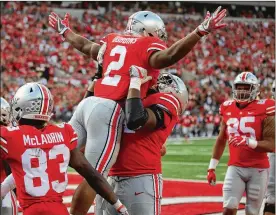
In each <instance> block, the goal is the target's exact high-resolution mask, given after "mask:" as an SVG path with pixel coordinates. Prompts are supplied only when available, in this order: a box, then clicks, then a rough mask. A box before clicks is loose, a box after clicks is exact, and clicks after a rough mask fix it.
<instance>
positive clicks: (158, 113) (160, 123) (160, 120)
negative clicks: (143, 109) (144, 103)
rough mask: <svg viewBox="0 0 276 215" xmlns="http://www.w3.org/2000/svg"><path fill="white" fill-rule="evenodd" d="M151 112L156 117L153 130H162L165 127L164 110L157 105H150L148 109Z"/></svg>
mask: <svg viewBox="0 0 276 215" xmlns="http://www.w3.org/2000/svg"><path fill="white" fill-rule="evenodd" d="M149 109H151V110H152V112H153V113H154V115H155V117H156V127H155V129H159V128H164V127H165V122H164V121H165V119H164V117H165V116H164V110H163V109H162V108H161V107H159V106H158V105H152V106H150V107H149Z"/></svg>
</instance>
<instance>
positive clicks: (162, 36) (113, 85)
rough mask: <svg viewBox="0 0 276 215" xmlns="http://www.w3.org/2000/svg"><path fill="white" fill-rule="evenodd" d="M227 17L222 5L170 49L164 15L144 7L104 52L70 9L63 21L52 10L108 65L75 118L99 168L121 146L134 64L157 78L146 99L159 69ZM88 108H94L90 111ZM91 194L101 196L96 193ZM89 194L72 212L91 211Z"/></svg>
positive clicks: (67, 32) (71, 37)
mask: <svg viewBox="0 0 276 215" xmlns="http://www.w3.org/2000/svg"><path fill="white" fill-rule="evenodd" d="M225 16H226V10H225V9H224V10H222V11H221V7H219V8H218V9H217V10H216V11H215V12H214V13H213V14H212V15H211V14H210V13H207V16H206V18H205V20H204V21H203V22H202V23H201V24H200V25H199V26H198V27H197V28H196V29H195V30H194V31H193V32H192V33H190V34H189V35H188V36H186V37H185V38H183V39H181V40H180V41H178V42H176V43H175V44H173V45H172V46H171V47H170V48H167V47H166V43H165V42H166V40H167V33H166V30H165V25H164V22H163V21H162V19H161V18H160V17H159V16H158V15H156V14H155V13H152V12H150V11H140V12H137V13H135V14H133V15H132V16H130V17H129V20H128V24H127V28H126V31H125V33H124V34H115V33H112V34H109V35H107V36H105V37H104V38H103V39H102V40H101V45H103V46H102V50H103V51H99V50H100V45H99V44H97V43H94V42H91V41H89V40H87V39H86V38H84V37H82V36H80V35H77V34H75V33H74V32H73V31H72V30H71V29H70V27H69V14H66V15H65V18H64V19H63V20H61V19H60V18H59V16H58V15H57V14H55V13H51V14H50V15H49V24H50V26H51V27H53V28H54V29H55V30H56V31H57V32H58V33H59V34H61V35H62V36H63V37H64V38H65V39H66V41H68V42H69V43H70V44H71V45H72V46H73V47H74V48H76V49H78V50H79V51H81V52H82V53H84V54H86V55H88V56H91V57H92V58H93V59H94V60H98V62H99V64H101V66H102V68H103V77H101V76H98V77H97V78H96V79H95V80H94V81H95V87H94V88H95V89H94V93H93V95H94V96H95V97H94V98H92V99H90V100H89V102H88V101H86V102H83V103H82V104H80V106H81V107H80V108H79V111H78V112H77V113H76V114H75V115H74V116H73V118H72V119H71V121H70V124H71V125H72V126H73V128H74V129H75V130H76V132H77V134H78V136H79V137H80V138H81V141H80V143H81V142H82V140H86V141H87V142H86V148H85V156H86V157H87V159H88V160H89V162H90V163H91V164H92V165H93V166H94V167H95V168H96V169H97V170H98V171H100V172H101V173H102V174H104V173H105V172H108V170H109V168H110V166H111V164H112V162H113V161H115V160H116V157H117V154H118V151H119V143H120V135H121V134H120V131H121V129H122V122H123V119H124V113H123V111H122V107H124V104H125V100H126V97H127V92H128V87H129V84H130V77H129V68H130V66H132V65H136V66H137V67H138V68H144V69H145V70H146V71H147V74H148V75H149V76H151V77H152V80H151V81H148V82H146V83H144V84H143V85H142V86H141V98H144V97H145V96H146V93H147V91H148V89H149V88H150V87H151V86H153V85H154V84H156V80H157V77H158V75H159V69H162V68H165V67H168V66H170V65H173V64H175V63H176V62H178V61H179V60H180V59H182V58H183V57H184V56H186V55H187V54H188V53H189V52H190V51H191V49H192V48H193V47H194V46H195V45H196V43H197V42H198V41H199V40H200V39H201V37H203V36H205V35H208V34H209V33H211V32H213V31H215V30H217V29H219V28H222V27H225V26H226V24H222V23H221V21H222V20H223V18H224V17H225ZM103 59H104V60H103ZM135 81H136V82H135ZM137 81H138V80H133V83H131V84H133V85H139V84H141V83H139V81H138V82H137ZM85 103H86V104H85ZM92 103H93V105H92ZM80 109H82V110H80ZM87 109H89V111H88V112H86V111H85V110H87ZM91 125H92V126H91ZM88 127H89V128H88ZM90 134H91V135H90ZM92 134H93V135H92ZM92 136H93V137H92ZM92 140H93V141H92ZM85 183H86V182H85V181H84V182H83V186H80V187H79V188H78V189H77V191H76V192H85V187H86V186H87V183H86V185H85ZM79 189H80V190H79ZM81 190H82V191H81ZM91 195H94V196H95V192H94V193H92V194H91ZM79 196H81V195H79ZM88 199H90V198H87V197H85V196H84V195H83V198H82V199H80V198H78V199H75V198H73V202H72V210H71V213H73V214H86V210H81V209H77V207H78V206H79V205H84V202H86V201H88ZM90 204H91V202H87V207H88V208H89V207H90ZM74 212H75V213H74Z"/></svg>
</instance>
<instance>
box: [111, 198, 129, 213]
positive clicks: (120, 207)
mask: <svg viewBox="0 0 276 215" xmlns="http://www.w3.org/2000/svg"><path fill="white" fill-rule="evenodd" d="M113 206H114V208H115V209H116V211H117V212H118V214H121V215H129V213H128V211H127V208H126V206H124V205H123V204H122V203H121V202H120V200H118V201H117V202H116V203H115V204H114V205H113Z"/></svg>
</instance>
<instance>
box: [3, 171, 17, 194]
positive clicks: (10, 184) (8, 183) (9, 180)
mask: <svg viewBox="0 0 276 215" xmlns="http://www.w3.org/2000/svg"><path fill="white" fill-rule="evenodd" d="M15 188H16V184H15V180H14V178H13V175H12V174H9V175H8V177H6V178H5V180H4V181H3V182H2V183H1V198H3V197H5V196H6V195H7V193H8V192H10V191H11V190H13V189H15Z"/></svg>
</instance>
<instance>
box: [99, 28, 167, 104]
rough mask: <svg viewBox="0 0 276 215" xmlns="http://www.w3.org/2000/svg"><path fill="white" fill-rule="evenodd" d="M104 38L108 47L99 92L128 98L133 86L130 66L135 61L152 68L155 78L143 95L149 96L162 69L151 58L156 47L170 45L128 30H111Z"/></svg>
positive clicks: (146, 86) (158, 48)
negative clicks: (111, 32)
mask: <svg viewBox="0 0 276 215" xmlns="http://www.w3.org/2000/svg"><path fill="white" fill-rule="evenodd" d="M101 42H106V44H107V48H106V51H105V54H104V60H103V73H104V74H103V78H101V79H100V80H98V81H97V82H96V85H95V96H98V97H103V98H107V99H112V100H114V101H120V100H124V99H125V98H126V97H127V92H128V87H129V81H130V76H129V68H130V67H131V66H132V65H135V66H139V67H142V68H144V69H146V70H147V71H148V75H150V76H152V77H153V80H152V81H150V82H148V83H146V84H144V85H143V86H142V89H141V97H142V98H143V97H145V96H146V92H147V91H148V88H149V87H151V86H152V85H153V84H154V83H155V82H156V80H157V77H158V75H159V71H158V70H155V69H153V68H151V67H150V65H149V63H148V60H149V56H150V55H151V53H152V52H153V51H156V50H164V49H166V45H165V44H164V42H163V41H161V40H160V39H158V38H156V37H140V36H133V35H125V34H115V33H113V34H109V35H107V36H106V37H105V38H103V40H102V41H101Z"/></svg>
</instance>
